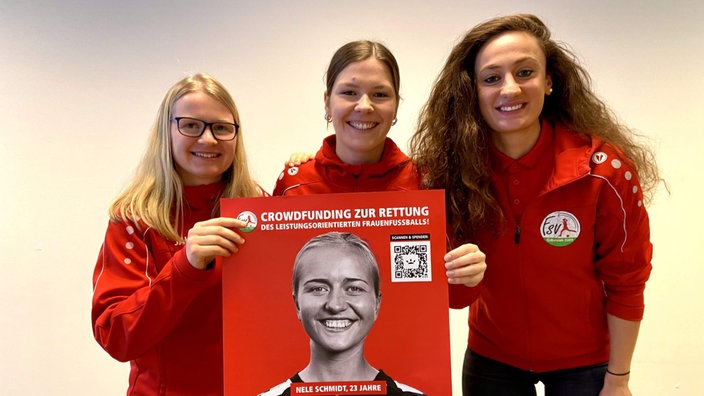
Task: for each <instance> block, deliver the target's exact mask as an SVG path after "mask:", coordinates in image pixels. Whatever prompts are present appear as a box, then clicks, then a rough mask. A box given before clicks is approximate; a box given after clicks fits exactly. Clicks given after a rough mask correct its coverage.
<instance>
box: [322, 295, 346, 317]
mask: <svg viewBox="0 0 704 396" xmlns="http://www.w3.org/2000/svg"><path fill="white" fill-rule="evenodd" d="M325 309H326V310H328V311H330V312H342V311H344V310H345V309H347V301H345V296H344V294H343V292H342V291H341V290H332V291H331V292H330V294H328V299H327V301H325Z"/></svg>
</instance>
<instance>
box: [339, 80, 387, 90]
mask: <svg viewBox="0 0 704 396" xmlns="http://www.w3.org/2000/svg"><path fill="white" fill-rule="evenodd" d="M337 86H338V87H344V88H359V86H360V84H358V83H355V82H344V81H343V82H341V83H339V84H337ZM372 88H373V89H380V88H384V89H391V90H393V87H392V86H391V84H388V83H383V84H377V85H374V86H373V87H372Z"/></svg>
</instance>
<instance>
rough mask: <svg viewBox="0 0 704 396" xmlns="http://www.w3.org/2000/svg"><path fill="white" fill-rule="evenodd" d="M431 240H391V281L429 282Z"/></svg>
mask: <svg viewBox="0 0 704 396" xmlns="http://www.w3.org/2000/svg"><path fill="white" fill-rule="evenodd" d="M429 260H430V241H404V242H391V266H392V268H391V273H392V276H391V281H392V282H429V281H431V280H432V279H431V276H430V275H431V270H430V261H429Z"/></svg>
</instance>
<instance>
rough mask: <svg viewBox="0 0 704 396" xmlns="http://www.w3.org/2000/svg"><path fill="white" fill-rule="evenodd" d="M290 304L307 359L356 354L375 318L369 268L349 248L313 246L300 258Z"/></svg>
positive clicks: (376, 305)
mask: <svg viewBox="0 0 704 396" xmlns="http://www.w3.org/2000/svg"><path fill="white" fill-rule="evenodd" d="M298 265H299V268H298V269H297V271H298V281H297V283H298V284H297V287H296V292H295V294H294V296H293V297H294V302H295V304H296V311H297V313H298V319H299V320H300V321H301V323H302V324H303V327H304V328H305V330H306V333H308V336H309V337H310V339H311V351H312V353H314V354H315V353H316V352H320V353H325V354H330V353H334V354H338V353H344V352H348V351H356V352H359V351H360V350H361V349H363V348H364V339H365V338H366V336H367V334H368V333H369V331H370V330H371V328H372V325H373V324H374V321H375V320H376V318H377V315H378V313H379V305H380V303H381V295H377V292H376V291H375V287H374V284H375V282H374V275H373V271H372V268H371V266H372V265H374V263H370V262H369V261H368V260H367V259H365V258H364V257H362V255H361V254H360V253H359V252H358V251H356V250H354V249H352V248H349V247H344V246H340V245H334V246H319V247H316V248H313V249H310V250H309V251H307V252H306V253H305V254H304V255H303V256H301V258H300V262H299V264H298Z"/></svg>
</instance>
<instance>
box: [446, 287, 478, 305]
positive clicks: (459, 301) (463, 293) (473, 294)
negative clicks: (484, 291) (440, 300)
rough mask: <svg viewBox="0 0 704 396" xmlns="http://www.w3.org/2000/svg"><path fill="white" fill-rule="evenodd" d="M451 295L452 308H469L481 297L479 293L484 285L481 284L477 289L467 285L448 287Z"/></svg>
mask: <svg viewBox="0 0 704 396" xmlns="http://www.w3.org/2000/svg"><path fill="white" fill-rule="evenodd" d="M448 286H449V293H450V308H452V309H462V308H466V307H468V306H469V305H470V304H471V303H473V302H474V301H475V300H476V299H477V298H478V297H479V291H480V289H481V287H482V284H481V283H479V284H478V285H477V286H475V287H467V286H465V285H448Z"/></svg>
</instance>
